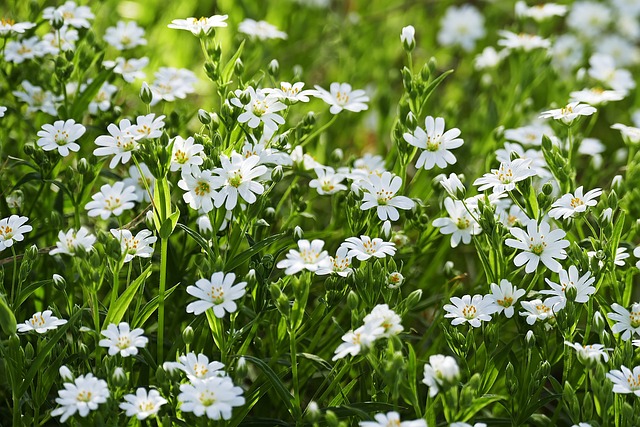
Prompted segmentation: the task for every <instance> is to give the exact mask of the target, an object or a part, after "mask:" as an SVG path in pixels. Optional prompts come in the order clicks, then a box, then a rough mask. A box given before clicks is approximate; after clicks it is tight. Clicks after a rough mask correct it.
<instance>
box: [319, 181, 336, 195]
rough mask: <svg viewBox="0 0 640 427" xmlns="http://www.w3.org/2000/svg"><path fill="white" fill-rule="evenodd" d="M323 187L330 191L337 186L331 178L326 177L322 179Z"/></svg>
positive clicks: (323, 189) (324, 189)
mask: <svg viewBox="0 0 640 427" xmlns="http://www.w3.org/2000/svg"><path fill="white" fill-rule="evenodd" d="M321 188H322V191H325V192H327V193H328V192H330V191H333V189H334V188H336V186H335V185H333V182H331V180H329V179H325V180H323V181H322V186H321Z"/></svg>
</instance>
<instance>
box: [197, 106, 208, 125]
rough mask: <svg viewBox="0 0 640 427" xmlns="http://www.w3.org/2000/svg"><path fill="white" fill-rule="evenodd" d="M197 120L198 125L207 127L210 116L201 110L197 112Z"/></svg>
mask: <svg viewBox="0 0 640 427" xmlns="http://www.w3.org/2000/svg"><path fill="white" fill-rule="evenodd" d="M198 120H200V123H202V124H203V125H208V124H209V123H211V114H209V112H208V111H206V110H203V109H202V108H201V109H199V110H198Z"/></svg>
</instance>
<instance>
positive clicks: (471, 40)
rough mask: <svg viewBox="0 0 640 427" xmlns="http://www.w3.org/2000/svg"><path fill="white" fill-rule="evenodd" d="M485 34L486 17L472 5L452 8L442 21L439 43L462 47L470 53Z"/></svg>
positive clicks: (449, 8)
mask: <svg viewBox="0 0 640 427" xmlns="http://www.w3.org/2000/svg"><path fill="white" fill-rule="evenodd" d="M485 34H486V30H485V28H484V16H482V13H480V11H478V9H476V8H475V7H474V6H472V5H470V4H465V5H462V6H460V7H458V6H450V7H448V8H447V10H446V12H445V13H444V16H443V17H442V19H441V20H440V31H438V43H440V44H441V45H443V46H460V47H461V48H462V49H464V50H465V51H467V52H469V51H471V50H473V48H474V47H475V45H476V42H477V41H478V40H479V39H481V38H483V37H484V36H485Z"/></svg>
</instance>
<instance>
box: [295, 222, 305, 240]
mask: <svg viewBox="0 0 640 427" xmlns="http://www.w3.org/2000/svg"><path fill="white" fill-rule="evenodd" d="M303 236H304V232H303V231H302V228H301V227H300V226H299V225H296V227H295V228H294V229H293V238H294V240H300V239H302V237H303Z"/></svg>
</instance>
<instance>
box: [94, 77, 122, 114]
mask: <svg viewBox="0 0 640 427" xmlns="http://www.w3.org/2000/svg"><path fill="white" fill-rule="evenodd" d="M117 91H118V86H116V85H112V84H109V82H104V83H103V84H102V86H101V87H100V90H98V93H97V94H96V96H95V98H93V100H92V101H91V102H90V103H89V113H90V114H92V115H94V116H95V115H96V114H98V111H109V110H110V109H111V97H112V96H113V94H114V93H116V92H117Z"/></svg>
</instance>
